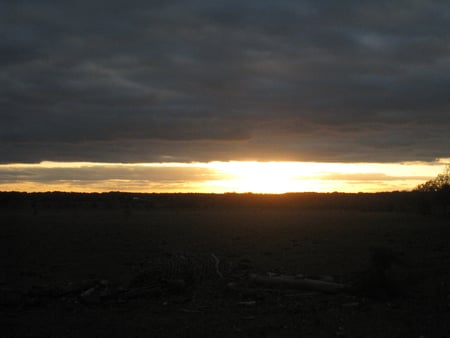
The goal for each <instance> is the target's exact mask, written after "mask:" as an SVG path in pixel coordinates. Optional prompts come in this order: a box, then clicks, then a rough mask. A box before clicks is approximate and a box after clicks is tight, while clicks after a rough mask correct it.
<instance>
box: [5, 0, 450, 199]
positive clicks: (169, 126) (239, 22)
mask: <svg viewBox="0 0 450 338" xmlns="http://www.w3.org/2000/svg"><path fill="white" fill-rule="evenodd" d="M449 32H450V2H448V1H440V0H398V1H392V0H391V1H385V0H377V1H374V0H373V1H369V0H358V1H356V0H355V1H332V0H314V1H312V0H311V1H303V0H296V1H293V0H277V1H264V0H246V1H234V0H228V1H217V0H193V1H186V0H184V1H181V0H180V1H170V0H165V1H158V0H154V1H148V0H146V1H141V0H137V1H126V2H125V1H117V0H108V1H100V0H89V1H87V0H77V1H71V0H67V1H50V0H28V1H27V0H3V1H1V2H0V175H1V176H0V190H2V188H3V189H13V188H14V187H18V186H19V185H20V184H22V185H21V186H22V188H23V189H24V190H26V188H24V187H26V186H29V185H30V184H34V188H30V189H35V188H36V187H37V186H39V187H40V188H39V189H45V187H46V186H45V184H56V185H57V184H58V182H61V180H63V181H64V182H66V181H72V183H71V184H73V185H76V184H78V185H77V186H76V187H75V186H72V188H73V189H75V188H76V189H78V190H79V189H82V187H83V186H86V184H87V183H89V182H91V183H92V179H91V176H89V179H84V178H83V177H86V176H82V177H80V174H79V173H80V171H79V170H78V171H77V170H75V169H73V170H72V171H70V170H68V169H67V167H65V166H64V163H72V164H71V165H70V166H72V167H75V168H76V167H77V166H78V167H79V165H78V164H77V163H91V164H95V165H88V166H87V167H89V168H91V169H90V171H89V173H90V174H92V167H94V168H95V169H96V170H95V175H94V174H93V177H97V183H96V185H94V186H93V188H92V189H106V188H108V189H109V188H111V190H116V189H114V188H117V187H119V189H122V188H123V187H122V186H121V185H120V184H118V183H117V182H119V181H120V180H122V179H124V180H128V181H130V182H128V183H129V184H132V185H135V188H136V189H137V188H139V189H143V186H142V185H140V184H141V183H142V182H143V181H142V179H144V181H146V182H150V183H151V184H153V185H151V186H149V185H145V187H146V188H145V189H150V190H154V189H157V187H159V188H161V187H163V186H164V184H167V180H166V179H162V178H161V177H163V176H164V177H168V176H170V174H171V173H172V176H170V177H172V178H173V180H172V181H174V182H176V183H175V184H176V185H178V189H180V190H182V189H184V188H183V184H184V183H186V182H188V181H189V180H191V179H193V180H194V181H195V182H197V183H199V182H200V181H201V180H203V181H205V180H206V179H205V176H201V175H202V174H201V173H198V174H199V175H200V176H196V174H194V176H193V177H191V176H189V175H190V174H191V173H192V170H191V169H193V168H196V167H195V163H197V164H200V166H203V167H204V166H205V165H206V164H208V165H209V167H208V168H210V169H208V170H209V171H208V172H210V171H213V175H217V173H218V172H220V170H219V171H218V170H217V168H216V167H214V165H213V164H212V163H213V162H222V163H228V165H230V162H229V161H233V162H236V161H238V162H240V161H245V163H247V164H244V167H245V166H250V167H251V166H252V164H251V163H254V162H255V161H256V162H257V163H263V166H264V165H265V166H266V167H267V166H270V164H268V163H271V162H282V163H286V162H289V163H296V162H299V163H305V162H306V163H324V164H326V163H340V164H349V165H353V164H355V163H371V164H386V165H387V164H397V165H399V166H401V168H405V167H408V168H410V169H411V171H412V173H411V172H410V171H408V170H406V171H405V174H404V176H405V179H406V178H408V177H411V176H414V177H419V176H420V177H421V178H423V179H426V178H429V177H431V176H433V175H435V174H437V173H438V172H439V171H440V170H441V169H442V164H443V163H446V162H445V161H447V160H445V159H449V158H450V132H449V130H450V95H449V93H450V34H449ZM48 162H52V163H60V165H59V169H60V170H59V171H58V173H55V172H54V170H53V171H51V170H50V171H46V169H48V168H46V165H45V163H48ZM42 163H44V164H42ZM102 163H103V164H104V165H103V166H98V165H97V164H102ZM143 163H150V164H151V163H153V164H157V163H159V164H161V163H162V164H164V166H154V167H152V170H150V171H151V172H152V173H149V174H148V175H150V176H148V177H150V178H149V179H147V176H146V175H147V173H146V174H145V175H143V176H142V177H141V176H139V178H138V177H135V178H130V179H128V178H127V176H126V174H127V173H129V171H130V170H129V169H130V166H131V164H143ZM174 163H177V164H184V166H181V167H179V166H177V165H175V167H176V168H178V169H177V170H175V171H174V170H172V169H171V168H173V167H174V165H173V164H174ZM264 163H265V164H264ZM408 163H420V164H421V165H422V164H423V165H425V164H426V165H428V169H429V170H428V169H427V170H428V171H426V172H425V171H420V172H419V171H417V170H418V169H417V168H416V169H414V170H413V169H412V168H413V167H409V166H405V164H408ZM12 164H23V165H25V164H27V165H31V166H29V167H27V169H26V170H27V173H28V174H29V175H28V176H27V175H24V174H23V171H24V170H25V169H24V168H25V167H21V168H20V169H19V167H17V166H16V167H15V166H13V165H12ZM107 164H114V165H115V167H116V174H115V175H112V176H111V170H110V169H111V167H110V166H108V165H107ZM121 164H123V165H121ZM282 166H283V165H282ZM313 166H314V165H313ZM85 167H86V165H84V167H83V168H85ZM133 168H134V169H136V170H137V171H138V172H139V170H140V169H138V168H140V167H139V166H134V167H133ZM181 168H184V169H181ZM211 168H212V169H211ZM258 168H262V167H258ZM371 168H372V169H373V171H372V172H370V174H371V175H372V176H371V177H372V178H373V177H374V175H387V176H391V174H390V173H389V172H386V171H385V170H384V169H386V168H387V167H386V168H384V169H383V170H381V169H380V167H373V166H372V167H371ZM53 169H54V168H53ZM64 169H65V176H64V177H63V178H61V177H60V176H58V175H60V173H61V172H64ZM141 169H142V168H141ZM197 169H198V168H197ZM300 169H301V168H300ZM300 169H299V170H300ZM146 170H149V169H148V167H147V169H146ZM264 170H266V169H264ZM280 170H281V171H280V172H277V173H276V174H277V175H278V174H279V173H281V174H283V173H284V174H285V172H284V171H283V169H280ZM327 170H328V169H327ZM342 170H343V171H344V172H345V170H344V169H342ZM342 170H341V169H340V171H337V170H335V171H330V170H328V171H326V170H325V171H326V172H327V173H328V174H327V175H331V174H341V175H344V173H343V171H342ZM42 171H46V174H45V175H44V176H45V178H42V177H41V176H42V175H41V173H42ZM119 171H120V173H119ZM183 171H184V173H185V175H187V176H186V177H185V180H184V181H183V179H182V178H183V175H181V176H182V177H181V178H180V177H179V176H180V175H179V172H183ZM194 171H195V170H194ZM269 171H270V170H269ZM38 172H39V173H38ZM154 172H159V174H158V175H155V174H154ZM175 172H176V174H175ZM31 173H32V174H31ZM364 173H365V172H364V170H361V171H360V172H355V173H353V174H354V175H356V174H359V175H361V174H364ZM52 174H53V175H54V176H51V175H52ZM365 174H366V175H367V173H365ZM49 175H50V176H49ZM152 175H153V176H152ZM205 175H206V174H205ZM320 175H322V176H323V175H324V171H323V170H322V171H321V174H320ZM128 177H129V176H128ZM133 177H134V176H133ZM378 177H379V178H380V179H381V176H378ZM353 178H356V176H353ZM359 178H360V179H361V178H362V176H359ZM107 180H116V181H109V183H111V185H106V181H107ZM208 180H209V178H208ZM389 180H390V179H389ZM389 180H386V181H385V182H388V181H389ZM88 181H89V182H88ZM194 181H189V182H194ZM363 181H365V180H363ZM381 181H382V180H380V182H381ZM52 182H53V183H52ZM77 182H78V183H77ZM101 182H103V183H101ZM114 182H116V185H114V184H113V183H114ZM183 182H184V183H183ZM357 182H360V183H362V181H361V180H357ZM366 182H367V181H366ZM383 182H384V181H383ZM414 182H415V181H414ZM128 183H127V184H128ZM353 183H355V180H353ZM101 184H103V186H102V185H101ZM405 184H406V183H405ZM408 184H409V186H411V184H412V181H409V183H408ZM414 184H415V183H414ZM161 185H162V186H161ZM166 186H167V185H166ZM360 186H361V187H362V185H360ZM401 186H402V187H406V186H407V184H406V185H401ZM95 187H96V188H95ZM175 187H176V186H175ZM385 187H390V186H389V185H386V186H385ZM22 188H20V189H22ZM159 188H158V189H159ZM312 188H314V187H312ZM123 189H126V187H125V188H123ZM128 189H131V188H128ZM187 189H190V188H187ZM235 190H236V189H235Z"/></svg>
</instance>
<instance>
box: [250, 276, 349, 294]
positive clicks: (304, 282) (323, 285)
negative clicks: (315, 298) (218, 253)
mask: <svg viewBox="0 0 450 338" xmlns="http://www.w3.org/2000/svg"><path fill="white" fill-rule="evenodd" d="M249 279H250V282H251V283H253V284H255V285H261V286H265V287H272V288H286V289H301V290H309V291H319V292H325V293H339V292H343V291H344V290H346V289H347V286H346V285H345V284H340V283H334V282H327V281H323V280H317V279H309V278H296V277H294V276H286V275H280V276H263V275H257V274H250V275H249Z"/></svg>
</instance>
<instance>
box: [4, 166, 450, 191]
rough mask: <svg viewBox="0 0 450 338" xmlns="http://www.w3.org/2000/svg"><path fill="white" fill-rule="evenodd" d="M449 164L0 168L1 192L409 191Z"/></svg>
mask: <svg viewBox="0 0 450 338" xmlns="http://www.w3.org/2000/svg"><path fill="white" fill-rule="evenodd" d="M448 163H450V159H440V160H437V161H433V162H403V163H319V162H239V161H231V162H208V163H200V162H198V163H94V162H42V163H35V164H25V163H18V164H3V165H0V191H28V192H32V191H76V192H107V191H128V192H204V193H224V192H239V193H243V192H253V193H285V192H305V191H311V192H333V191H339V192H377V191H393V190H410V189H412V188H414V187H415V186H417V185H418V184H420V183H423V182H425V181H426V180H428V179H430V178H433V177H435V176H436V175H437V174H439V173H440V172H442V170H443V169H444V167H445V165H446V164H448Z"/></svg>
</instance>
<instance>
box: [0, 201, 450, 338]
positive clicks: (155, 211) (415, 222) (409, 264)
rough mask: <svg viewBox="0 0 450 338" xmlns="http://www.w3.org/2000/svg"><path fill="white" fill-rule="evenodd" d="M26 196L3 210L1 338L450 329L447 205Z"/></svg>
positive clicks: (392, 333) (431, 332)
mask: <svg viewBox="0 0 450 338" xmlns="http://www.w3.org/2000/svg"><path fill="white" fill-rule="evenodd" d="M249 198H250V197H249ZM30 205H31V204H26V205H25V204H24V205H19V206H17V205H15V206H14V207H10V206H7V207H3V208H2V209H0V212H1V214H0V215H1V226H0V247H1V250H2V254H1V256H0V290H1V293H0V316H1V317H0V318H1V319H0V320H1V327H2V330H1V331H2V332H1V336H2V337H238V336H239V337H335V336H339V337H417V338H418V337H450V245H449V244H448V241H449V238H450V221H449V218H448V216H445V215H433V214H422V213H417V212H412V211H398V210H393V211H392V210H391V211H387V210H384V211H383V210H373V208H372V210H370V208H369V210H365V211H363V210H352V209H351V208H341V209H339V208H331V207H330V208H326V207H323V208H322V209H320V208H319V209H318V208H301V207H295V205H293V204H289V205H286V206H284V207H280V205H277V206H276V207H275V206H274V207H271V206H270V204H269V205H248V204H247V205H240V206H239V205H228V204H224V205H222V206H220V205H214V207H204V206H203V207H198V206H197V207H176V206H174V205H171V206H163V207H161V206H156V207H155V206H153V207H151V208H149V207H145V206H144V207H142V206H141V207H136V206H133V205H131V206H130V205H127V206H125V207H120V205H112V206H101V207H98V206H96V207H92V205H90V206H89V205H88V206H86V205H82V206H76V205H68V206H63V207H61V206H57V207H55V205H54V204H53V205H52V204H50V205H31V206H30ZM366 209H367V208H366ZM390 209H392V208H390ZM386 253H387V254H386ZM384 254H386V255H385V256H386V257H388V258H386V259H387V260H390V262H391V263H392V266H388V267H386V268H381V269H379V268H377V266H376V264H377V263H376V259H375V260H374V257H379V256H380V255H381V256H383V255H384ZM214 257H215V258H217V260H216V259H215V258H214ZM383 257H384V256H383ZM252 273H257V274H260V275H264V276H278V275H279V274H281V275H293V276H295V275H298V274H302V275H303V276H306V277H309V278H313V279H316V280H325V281H332V282H336V283H342V284H345V285H348V289H346V290H345V291H344V292H342V293H336V294H335V293H322V292H317V291H311V290H302V289H290V288H286V287H283V286H274V287H271V286H264V287H261V285H254V284H252V283H250V282H249V276H250V275H251V274H252ZM380 274H381V275H383V276H380Z"/></svg>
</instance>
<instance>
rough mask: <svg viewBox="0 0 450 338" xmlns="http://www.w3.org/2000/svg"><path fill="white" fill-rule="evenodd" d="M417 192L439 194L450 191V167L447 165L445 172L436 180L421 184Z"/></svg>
mask: <svg viewBox="0 0 450 338" xmlns="http://www.w3.org/2000/svg"><path fill="white" fill-rule="evenodd" d="M415 190H416V191H424V192H438V191H448V190H450V165H447V166H446V167H445V169H444V172H443V173H441V174H439V175H437V176H436V177H435V178H433V179H431V180H429V181H426V182H425V183H422V184H419V185H418V186H417V187H416V189H415Z"/></svg>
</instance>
